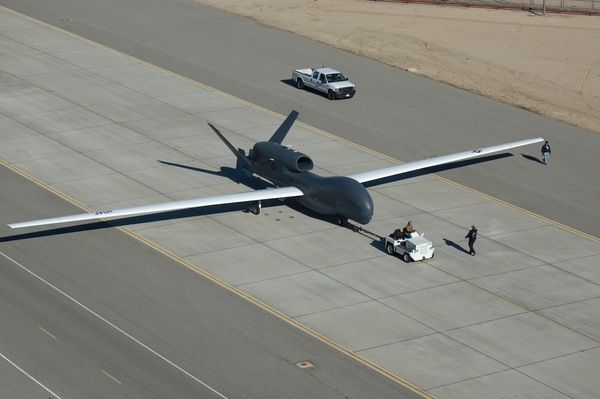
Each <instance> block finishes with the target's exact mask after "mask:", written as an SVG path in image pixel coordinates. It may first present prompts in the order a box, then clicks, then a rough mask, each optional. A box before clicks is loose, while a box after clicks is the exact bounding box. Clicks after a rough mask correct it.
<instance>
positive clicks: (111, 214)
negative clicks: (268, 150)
mask: <svg viewBox="0 0 600 399" xmlns="http://www.w3.org/2000/svg"><path fill="white" fill-rule="evenodd" d="M302 195H304V193H303V192H302V191H300V190H299V189H297V188H296V187H278V188H267V189H263V190H257V191H249V192H243V193H235V194H224V195H213V196H211V197H204V198H194V199H188V200H180V201H171V202H163V203H160V204H152V205H142V206H134V207H131V208H122V209H108V210H104V211H97V212H89V213H81V214H78V215H70V216H61V217H55V218H49V219H40V220H32V221H29V222H19V223H11V224H9V225H8V226H9V227H10V228H12V229H17V228H21V227H32V226H43V225H47V224H56V223H68V222H79V221H83V220H93V219H105V218H106V219H112V218H120V217H124V216H135V215H143V214H150V213H158V212H169V211H177V210H181V209H190V208H200V207H203V206H210V205H224V204H233V203H240V202H254V201H260V200H269V199H283V198H291V197H300V196H302Z"/></svg>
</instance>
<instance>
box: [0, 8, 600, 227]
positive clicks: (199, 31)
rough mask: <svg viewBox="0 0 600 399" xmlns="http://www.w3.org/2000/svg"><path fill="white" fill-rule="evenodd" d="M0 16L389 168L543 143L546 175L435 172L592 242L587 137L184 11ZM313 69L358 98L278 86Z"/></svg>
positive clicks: (49, 11) (536, 168) (213, 14)
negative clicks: (327, 71) (327, 69)
mask: <svg viewBox="0 0 600 399" xmlns="http://www.w3.org/2000/svg"><path fill="white" fill-rule="evenodd" d="M0 4H2V5H4V6H6V7H8V8H10V9H13V10H16V11H19V12H21V13H23V14H25V15H29V16H31V17H34V18H36V19H39V20H42V21H44V22H47V23H49V24H51V25H53V26H57V27H60V28H62V29H65V30H67V31H70V32H73V33H75V34H77V35H80V36H82V37H85V38H88V39H91V40H93V41H95V42H98V43H101V44H104V45H106V46H108V47H110V48H113V49H116V50H119V51H122V52H124V53H126V54H129V55H132V56H134V57H137V58H139V59H142V60H144V61H147V62H150V63H152V64H155V65H158V66H160V67H163V68H165V69H167V70H170V71H173V72H176V73H178V74H181V75H183V76H186V77H189V78H191V79H193V80H196V81H198V82H200V83H204V84H208V85H209V86H211V87H214V88H216V89H218V90H221V91H223V92H226V93H229V94H232V95H234V96H237V97H239V98H241V99H244V100H247V101H249V102H251V103H253V104H256V105H258V106H261V107H264V108H266V109H268V110H271V111H274V112H277V113H280V114H282V115H287V114H288V113H289V111H290V110H291V109H296V110H298V111H299V112H300V118H299V120H300V121H303V122H305V123H308V124H309V125H311V126H314V127H316V128H319V129H322V130H325V131H327V132H329V133H333V134H335V135H337V136H340V137H343V138H345V139H348V140H351V141H353V142H355V143H357V144H360V145H363V146H365V147H367V148H370V149H372V150H375V151H378V152H380V153H383V154H385V155H388V156H390V157H393V158H394V159H397V160H400V161H410V160H415V159H420V158H424V157H428V156H433V155H441V154H446V153H451V152H456V151H461V150H466V149H470V148H477V147H483V146H487V145H492V144H499V143H502V142H507V141H513V140H518V139H522V138H528V137H537V136H542V137H545V138H546V139H548V140H549V141H550V144H551V145H552V149H553V155H552V158H551V161H550V165H549V166H544V165H543V164H542V163H541V162H540V159H541V154H540V149H539V148H537V147H533V146H530V147H527V148H523V149H519V150H516V151H514V152H513V153H512V155H513V156H511V157H507V158H504V159H501V160H496V161H494V162H488V163H479V162H473V164H472V165H470V166H469V167H465V168H460V169H450V170H446V171H441V170H439V169H437V170H434V171H435V172H437V173H439V175H441V176H443V177H446V178H449V179H451V180H453V181H455V182H457V183H460V184H463V185H465V186H467V187H469V188H472V189H474V190H477V191H480V192H482V193H484V194H487V195H491V196H493V197H495V198H498V199H500V200H502V201H506V202H507V203H509V204H512V205H515V206H518V207H521V208H523V209H525V210H527V211H530V212H533V213H535V214H538V215H541V216H543V217H546V218H549V219H550V220H554V221H556V222H559V223H562V224H564V225H566V226H568V227H571V228H574V229H577V230H580V231H583V232H585V233H588V234H591V235H593V236H596V237H600V205H599V204H600V162H599V161H598V159H599V157H598V152H599V151H600V137H599V136H598V135H597V134H594V133H591V132H587V131H584V130H581V129H578V128H575V127H572V126H569V125H565V124H562V123H559V122H556V121H553V120H550V119H548V118H544V117H541V116H539V115H536V114H533V113H530V112H527V111H524V110H521V109H516V108H513V107H509V106H506V105H503V104H500V103H497V102H494V101H490V100H488V99H486V98H483V97H480V96H477V95H473V94H471V93H467V92H465V91H462V90H459V89H456V88H452V87H449V86H446V85H442V84H439V83H436V82H433V81H430V80H428V79H424V78H421V77H418V76H414V75H412V74H410V73H407V72H404V71H401V70H398V69H395V68H391V67H388V66H386V65H383V64H381V63H378V62H374V61H371V60H367V59H364V58H362V57H359V56H356V55H353V54H349V53H346V52H343V51H339V50H336V49H334V48H331V47H328V46H324V45H322V44H319V43H315V42H312V41H309V40H305V39H303V38H300V37H298V36H295V35H293V34H290V33H287V32H284V31H280V30H277V29H273V28H271V27H268V26H264V25H261V24H258V23H256V22H254V21H251V20H248V19H245V18H240V17H238V16H234V15H231V14H228V13H224V12H221V11H219V10H215V9H212V8H210V7H206V6H204V5H202V4H197V3H195V2H193V1H189V0H169V1H162V0H161V1H159V0H144V1H141V0H127V1H118V0H107V1H103V2H95V1H91V0H84V1H80V0H78V1H74V0H49V1H45V2H41V3H40V2H39V1H36V0H1V1H0ZM298 23H301V21H299V22H298ZM322 64H325V65H327V66H331V67H338V68H339V69H341V70H342V71H343V72H344V73H345V74H346V75H347V76H348V77H349V78H350V79H351V80H352V81H353V82H354V83H356V84H357V87H358V94H357V95H356V96H355V97H354V98H353V99H351V100H343V101H335V102H330V101H328V100H327V99H326V98H325V97H322V96H320V95H318V94H315V93H310V92H300V91H298V90H297V89H296V88H295V87H293V85H292V84H291V82H290V81H289V79H290V76H291V71H292V69H294V68H299V67H307V66H320V65H322ZM292 140H293V138H292ZM540 147H541V146H540ZM315 162H316V164H317V165H318V164H319V160H318V159H316V160H315ZM483 216H484V215H473V219H474V220H473V222H477V219H478V218H481V217H483Z"/></svg>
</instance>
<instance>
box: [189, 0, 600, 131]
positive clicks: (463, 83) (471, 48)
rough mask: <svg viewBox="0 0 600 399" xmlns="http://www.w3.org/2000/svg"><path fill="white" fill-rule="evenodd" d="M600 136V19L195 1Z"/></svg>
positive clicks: (335, 3) (347, 0)
mask: <svg viewBox="0 0 600 399" xmlns="http://www.w3.org/2000/svg"><path fill="white" fill-rule="evenodd" d="M196 1H199V2H201V3H204V4H208V5H211V6H213V7H215V8H219V9H222V10H226V11H229V12H231V13H235V14H239V15H243V16H246V17H249V18H252V19H254V20H256V21H259V22H262V23H264V24H266V25H270V26H274V27H277V28H280V29H283V30H286V31H289V32H293V33H296V34H298V35H302V36H304V37H308V38H310V39H313V40H316V41H319V42H322V43H325V44H329V45H332V46H335V47H337V48H340V49H343V50H347V51H350V52H352V53H355V54H359V55H362V56H365V57H369V58H372V59H376V60H379V61H381V62H384V63H386V64H389V65H393V66H395V67H397V68H400V69H404V70H407V71H410V72H412V73H415V74H419V75H422V76H426V77H428V78H431V79H434V80H436V81H440V82H444V83H447V84H450V85H453V86H456V87H460V88H463V89H465V90H469V91H471V92H474V93H478V94H481V95H483V96H486V97H489V98H493V99H496V100H498V101H502V102H505V103H508V104H511V105H514V106H517V107H521V108H524V109H527V110H530V111H533V112H537V113H539V114H542V115H545V116H548V117H550V118H553V119H556V120H560V121H563V122H566V123H569V124H571V125H575V126H579V127H581V128H584V129H587V130H591V131H593V132H596V133H600V17H598V16H587V15H559V14H547V15H546V16H538V15H535V14H532V13H528V12H525V11H510V10H494V9H477V8H462V7H452V6H435V5H419V4H403V3H389V2H376V1H369V0H244V1H240V0H196Z"/></svg>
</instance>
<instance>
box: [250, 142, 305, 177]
mask: <svg viewBox="0 0 600 399" xmlns="http://www.w3.org/2000/svg"><path fill="white" fill-rule="evenodd" d="M250 156H251V157H252V158H253V159H254V160H255V161H256V162H257V163H258V164H265V163H267V162H271V164H272V167H273V168H285V169H287V170H289V171H290V172H295V173H297V172H308V171H310V170H312V169H313V167H314V164H313V161H312V159H310V157H309V156H308V155H306V154H303V153H301V152H299V151H296V150H293V149H291V148H289V147H285V146H282V145H280V144H277V143H272V142H268V141H263V142H259V143H256V144H255V145H254V148H253V150H252V151H251V152H250Z"/></svg>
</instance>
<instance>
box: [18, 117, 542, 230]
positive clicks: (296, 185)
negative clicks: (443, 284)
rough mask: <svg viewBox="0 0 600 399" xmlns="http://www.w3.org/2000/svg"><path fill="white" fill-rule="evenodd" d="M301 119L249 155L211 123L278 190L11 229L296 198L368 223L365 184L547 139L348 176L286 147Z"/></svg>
mask: <svg viewBox="0 0 600 399" xmlns="http://www.w3.org/2000/svg"><path fill="white" fill-rule="evenodd" d="M297 117H298V112H296V111H292V112H291V113H290V114H289V115H288V117H287V118H286V119H285V121H284V122H283V123H282V124H281V126H279V128H278V129H277V131H276V132H275V133H274V134H273V136H272V137H271V138H270V139H269V141H260V142H257V143H256V144H254V147H253V148H252V149H251V150H250V151H249V153H248V155H245V154H244V153H243V151H241V150H238V149H236V148H235V147H234V146H233V145H232V144H231V143H230V142H229V141H228V140H227V139H226V138H225V137H224V136H223V134H222V133H221V132H220V131H219V130H218V129H217V128H216V127H215V126H214V125H212V124H211V123H209V124H208V125H209V126H210V127H211V129H212V130H213V131H214V132H215V133H216V134H217V135H218V136H219V138H220V139H221V140H222V141H223V142H224V143H225V145H227V147H228V148H229V149H230V150H231V152H233V154H234V155H235V156H236V157H237V159H238V163H239V164H240V165H241V168H242V169H243V170H245V171H246V172H247V173H248V174H249V175H257V176H259V177H262V178H263V179H265V180H268V181H269V182H271V183H272V184H273V185H274V186H275V188H265V189H261V190H256V191H249V192H243V193H236V194H226V195H215V196H211V197H204V198H194V199H188V200H180V201H172V202H166V203H160V204H154V205H143V206H135V207H130V208H123V209H108V210H102V211H97V212H90V213H83V214H78V215H71V216H62V217H55V218H49V219H41V220H34V221H30V222H20V223H12V224H9V225H8V226H9V227H11V228H21V227H32V226H42V225H48V224H55V223H67V222H78V221H83V220H92V219H113V218H121V217H124V216H134V215H142V214H150V213H158V212H169V211H176V210H182V209H190V208H200V207H205V206H211V205H224V204H233V203H253V204H254V206H253V207H252V212H253V213H254V214H258V213H260V208H261V201H264V200H270V199H281V200H283V199H285V198H294V199H295V200H296V201H298V202H299V203H300V204H302V205H304V206H305V207H307V208H309V209H311V210H313V211H315V212H317V213H320V214H323V215H333V216H335V217H336V220H337V222H338V224H340V225H343V224H345V223H346V222H348V220H352V221H355V222H358V223H360V224H363V225H364V224H367V223H369V222H370V221H371V218H372V217H373V210H374V206H373V199H372V198H371V196H370V195H369V192H368V191H367V189H366V188H365V186H364V184H365V183H370V182H375V181H377V180H380V179H384V178H388V177H391V176H397V175H401V174H404V173H408V172H412V171H415V170H420V169H425V168H429V167H432V166H437V165H442V164H447V163H450V162H457V161H462V160H466V159H470V158H474V157H478V156H482V155H487V154H491V153H495V152H499V151H504V150H508V149H511V148H515V147H521V146H524V145H528V144H533V143H538V142H540V141H543V140H544V139H543V138H540V137H537V138H532V139H527V140H521V141H515V142H512V143H507V144H499V145H495V146H491V147H485V148H480V149H475V150H469V151H464V152H459V153H456V154H450V155H442V156H438V157H432V158H427V159H422V160H419V161H413V162H408V163H404V164H400V165H394V166H389V167H385V168H380V169H374V170H371V171H367V172H360V173H355V174H352V175H348V176H327V177H325V176H319V175H317V174H315V173H313V172H311V170H312V169H313V167H314V164H313V161H312V159H311V158H310V157H309V156H308V155H306V154H303V153H301V152H298V151H296V150H294V149H292V148H290V147H287V146H285V145H282V142H283V139H284V138H285V136H286V135H287V133H288V132H289V130H290V128H291V127H292V125H293V124H294V121H295V120H296V118H297Z"/></svg>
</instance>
